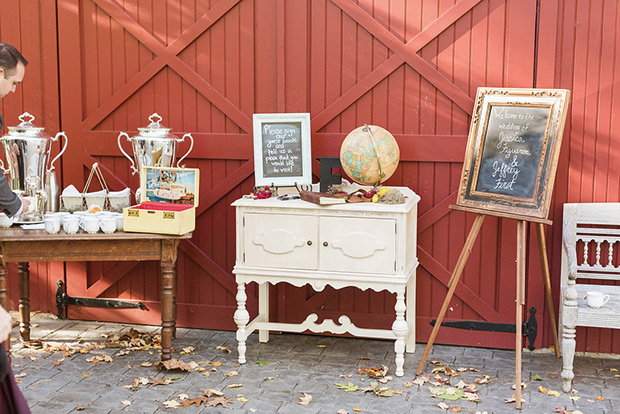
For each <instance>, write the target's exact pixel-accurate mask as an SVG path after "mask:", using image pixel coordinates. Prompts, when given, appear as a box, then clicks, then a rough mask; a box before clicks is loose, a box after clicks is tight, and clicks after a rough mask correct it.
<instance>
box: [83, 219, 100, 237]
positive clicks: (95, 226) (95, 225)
mask: <svg viewBox="0 0 620 414" xmlns="http://www.w3.org/2000/svg"><path fill="white" fill-rule="evenodd" d="M80 227H81V228H82V230H84V231H85V232H86V233H89V234H95V233H97V232H98V231H99V218H98V217H92V216H82V217H81V218H80Z"/></svg>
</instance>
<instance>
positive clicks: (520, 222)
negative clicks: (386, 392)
mask: <svg viewBox="0 0 620 414" xmlns="http://www.w3.org/2000/svg"><path fill="white" fill-rule="evenodd" d="M451 208H454V209H458V210H464V211H469V212H473V213H477V215H476V218H475V220H474V223H473V225H472V227H471V230H470V231H469V235H468V236H467V239H466V240H465V245H464V246H463V250H461V254H460V256H459V259H458V260H457V262H456V266H455V267H454V271H453V272H452V276H450V280H449V281H448V293H447V294H446V298H445V299H444V302H443V305H442V307H441V310H440V311H439V315H438V316H437V320H436V322H435V326H434V327H433V331H432V332H431V336H430V337H429V339H428V343H427V344H426V348H425V349H424V354H422V359H421V360H420V364H419V365H418V369H417V371H416V375H419V374H421V373H422V371H423V370H424V365H425V363H426V359H427V358H428V354H429V353H430V350H431V347H432V346H433V342H434V341H435V337H436V336H437V332H438V331H439V327H440V326H441V322H442V321H443V318H444V316H445V314H446V311H447V309H448V306H449V304H450V300H451V299H452V295H453V294H454V291H455V290H456V286H457V285H458V282H459V279H460V277H461V274H462V273H463V269H464V267H465V263H467V259H468V258H469V254H470V253H471V250H472V247H473V245H474V242H475V241H476V238H477V237H478V233H479V231H480V228H481V227H482V222H483V221H484V218H485V216H486V215H488V214H492V213H488V212H481V211H480V210H477V209H473V208H467V207H462V206H451ZM492 215H495V214H492ZM501 217H505V215H501ZM509 218H516V219H517V290H516V295H515V296H516V300H515V302H516V306H517V310H516V311H517V314H516V334H515V351H516V355H515V376H516V380H515V384H516V389H515V408H517V409H521V351H522V348H523V345H522V340H523V332H522V327H523V306H524V305H525V256H526V223H527V222H529V221H530V220H532V221H534V222H535V223H536V232H537V236H538V251H539V253H540V265H541V268H542V278H543V283H544V285H545V292H546V298H547V304H548V306H549V314H550V319H551V327H552V330H553V340H554V344H555V356H556V357H557V358H559V357H560V353H559V347H558V333H557V326H556V322H555V311H554V309H553V300H552V296H551V281H550V280H549V264H548V261H547V246H546V244H545V235H544V229H543V224H544V223H546V224H550V223H551V222H550V221H548V220H542V219H541V220H536V219H529V220H525V219H523V218H520V217H517V216H512V217H509Z"/></svg>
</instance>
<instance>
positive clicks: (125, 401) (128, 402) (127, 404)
mask: <svg viewBox="0 0 620 414" xmlns="http://www.w3.org/2000/svg"><path fill="white" fill-rule="evenodd" d="M121 404H123V405H126V406H130V405H131V401H129V400H123V401H121Z"/></svg>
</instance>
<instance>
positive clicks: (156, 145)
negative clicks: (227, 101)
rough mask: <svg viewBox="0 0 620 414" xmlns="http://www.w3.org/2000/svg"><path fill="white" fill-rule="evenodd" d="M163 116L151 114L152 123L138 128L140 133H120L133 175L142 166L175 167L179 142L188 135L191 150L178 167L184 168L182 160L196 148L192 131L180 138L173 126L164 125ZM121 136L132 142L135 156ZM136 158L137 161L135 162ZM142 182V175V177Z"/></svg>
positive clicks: (119, 137)
mask: <svg viewBox="0 0 620 414" xmlns="http://www.w3.org/2000/svg"><path fill="white" fill-rule="evenodd" d="M161 120H162V117H161V116H159V115H158V114H157V113H154V114H152V115H151V116H149V121H151V123H150V124H149V125H148V126H146V127H144V128H138V135H136V136H133V137H129V135H128V134H127V133H125V132H121V133H119V134H118V138H117V141H118V148H119V149H120V150H121V152H122V153H123V155H124V156H125V157H127V159H128V160H129V161H130V162H131V169H132V175H135V174H136V173H141V171H142V167H162V168H169V167H174V162H175V160H176V156H177V143H181V142H184V141H185V138H186V137H187V138H188V139H189V141H190V147H189V150H187V152H186V153H185V155H183V156H182V157H181V158H180V159H179V161H178V162H177V163H176V167H177V168H183V167H184V166H183V165H181V161H183V160H184V159H185V157H187V156H188V155H189V153H190V152H191V151H192V148H194V137H192V134H191V133H187V134H185V135H183V136H182V137H181V138H178V137H177V136H175V135H174V134H173V133H172V129H171V128H166V127H164V126H163V125H162V124H161V123H160V122H161ZM121 137H125V138H126V139H127V141H129V142H131V146H132V149H133V156H134V158H132V157H130V156H129V155H128V154H127V153H126V152H125V150H123V147H122V145H121ZM134 159H135V162H134ZM140 182H142V177H140ZM136 201H140V194H139V189H138V191H136Z"/></svg>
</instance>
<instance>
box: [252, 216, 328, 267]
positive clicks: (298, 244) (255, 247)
mask: <svg viewBox="0 0 620 414" xmlns="http://www.w3.org/2000/svg"><path fill="white" fill-rule="evenodd" d="M243 227H244V228H243V238H244V241H243V246H244V253H245V263H246V264H247V265H248V266H253V267H278V268H287V269H306V270H317V267H318V240H317V239H318V217H316V216H304V215H293V214H255V213H246V214H245V215H244V225H243Z"/></svg>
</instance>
